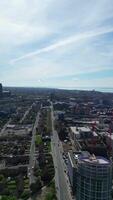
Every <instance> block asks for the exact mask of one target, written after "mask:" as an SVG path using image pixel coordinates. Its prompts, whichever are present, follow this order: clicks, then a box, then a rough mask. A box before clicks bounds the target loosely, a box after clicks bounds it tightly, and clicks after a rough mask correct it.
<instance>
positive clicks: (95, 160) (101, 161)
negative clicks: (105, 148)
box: [79, 154, 110, 165]
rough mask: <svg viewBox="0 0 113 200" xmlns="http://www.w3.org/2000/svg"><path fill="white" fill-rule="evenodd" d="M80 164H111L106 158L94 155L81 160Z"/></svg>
mask: <svg viewBox="0 0 113 200" xmlns="http://www.w3.org/2000/svg"><path fill="white" fill-rule="evenodd" d="M79 161H80V162H87V163H89V164H98V165H99V164H100V165H106V164H110V161H109V160H107V159H106V158H104V157H100V156H95V155H94V154H93V155H91V156H89V157H87V158H84V157H82V158H80V160H79Z"/></svg>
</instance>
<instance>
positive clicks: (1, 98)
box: [0, 84, 113, 200]
mask: <svg viewBox="0 0 113 200" xmlns="http://www.w3.org/2000/svg"><path fill="white" fill-rule="evenodd" d="M112 168H113V93H103V92H99V91H95V90H92V91H79V90H61V89H47V88H19V87H3V86H2V84H0V195H1V199H3V200H5V199H9V200H10V199H12V200H16V199H20V200H30V199H36V200H81V199H84V200H112V198H113V181H112V180H113V176H112Z"/></svg>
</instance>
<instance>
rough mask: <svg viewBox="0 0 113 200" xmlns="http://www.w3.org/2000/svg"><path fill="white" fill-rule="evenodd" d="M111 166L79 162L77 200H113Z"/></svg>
mask: <svg viewBox="0 0 113 200" xmlns="http://www.w3.org/2000/svg"><path fill="white" fill-rule="evenodd" d="M111 189H112V167H111V164H110V163H108V164H100V163H96V162H83V161H82V162H79V163H78V177H77V193H76V200H111Z"/></svg>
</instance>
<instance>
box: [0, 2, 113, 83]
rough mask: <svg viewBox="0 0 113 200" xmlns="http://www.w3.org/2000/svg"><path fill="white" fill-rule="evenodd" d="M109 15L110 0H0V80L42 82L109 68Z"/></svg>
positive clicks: (112, 22)
mask: <svg viewBox="0 0 113 200" xmlns="http://www.w3.org/2000/svg"><path fill="white" fill-rule="evenodd" d="M112 18H113V1H112V0H95V1H93V0H90V1H89V0H83V1H82V0H80V1H78V0H71V1H69V0H62V1H61V0H57V1H56V0H4V1H1V2H0V44H1V45H0V59H1V63H4V62H5V65H2V67H0V75H1V79H2V80H4V81H6V83H7V85H8V84H10V83H12V84H15V85H17V84H18V85H19V84H20V83H21V84H22V83H23V84H24V83H26V85H27V84H28V83H31V84H33V85H36V83H37V82H38V83H39V84H40V85H41V84H42V85H43V84H45V85H46V86H47V85H48V84H49V81H48V80H47V79H48V78H51V77H54V76H58V77H59V76H62V77H63V76H67V75H72V74H75V76H76V74H80V73H83V72H85V73H88V72H94V71H101V70H106V69H111V68H113V66H112V63H113V58H112V52H113V46H112V45H111V44H112V42H113V40H112V37H111V36H110V39H109V38H108V37H107V35H108V33H109V35H110V34H111V33H112V32H113V28H112V27H113V19H112ZM45 41H46V42H45ZM40 43H41V45H40ZM45 43H46V45H45ZM34 44H35V45H34ZM40 46H41V47H40ZM28 52H30V53H28ZM17 61H21V62H17ZM10 62H11V63H14V65H10ZM17 74H18V76H17ZM88 81H89V80H88ZM77 82H78V84H81V82H80V81H79V80H78V81H77ZM101 82H102V81H101V80H100V84H101ZM89 83H90V81H89ZM97 83H98V84H99V81H97V82H96V83H95V84H97ZM110 83H111V82H110ZM59 84H60V83H59ZM62 84H63V82H62ZM68 84H69V85H72V84H73V82H71V81H70V82H65V85H67V86H68ZM56 85H57V82H56ZM43 86H44V85H43Z"/></svg>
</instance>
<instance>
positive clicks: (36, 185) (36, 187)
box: [30, 177, 42, 193]
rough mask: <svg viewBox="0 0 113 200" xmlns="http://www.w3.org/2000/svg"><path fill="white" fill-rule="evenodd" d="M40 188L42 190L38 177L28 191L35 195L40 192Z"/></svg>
mask: <svg viewBox="0 0 113 200" xmlns="http://www.w3.org/2000/svg"><path fill="white" fill-rule="evenodd" d="M41 188H42V183H41V179H40V177H38V178H37V180H36V183H32V184H31V185H30V189H31V191H32V193H37V192H39V191H40V190H41Z"/></svg>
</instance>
